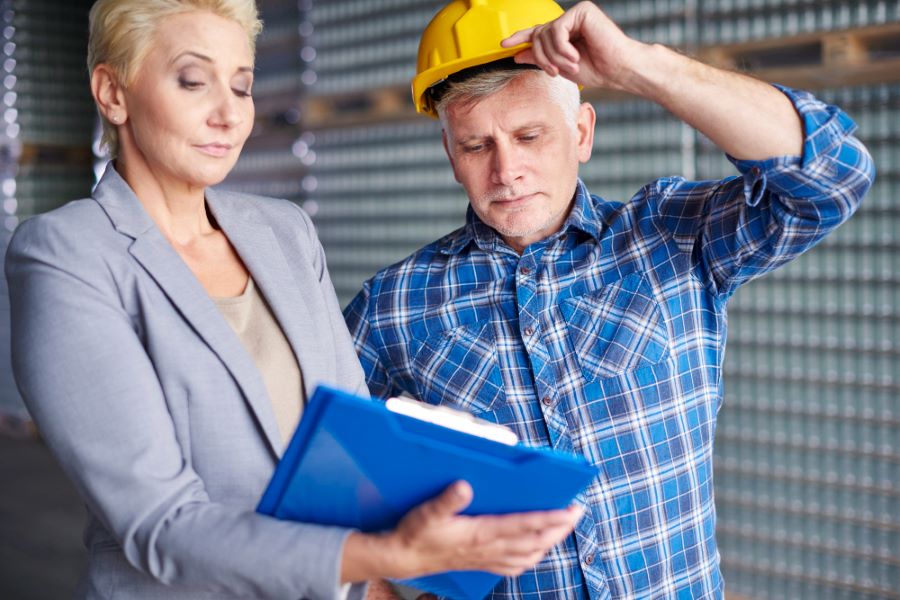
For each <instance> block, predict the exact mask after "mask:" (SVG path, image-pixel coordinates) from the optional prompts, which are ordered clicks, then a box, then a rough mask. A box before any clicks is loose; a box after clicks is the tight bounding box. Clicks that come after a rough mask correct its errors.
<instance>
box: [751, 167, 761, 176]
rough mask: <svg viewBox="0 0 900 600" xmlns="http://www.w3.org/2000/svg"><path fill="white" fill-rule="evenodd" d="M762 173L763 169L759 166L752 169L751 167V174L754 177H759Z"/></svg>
mask: <svg viewBox="0 0 900 600" xmlns="http://www.w3.org/2000/svg"><path fill="white" fill-rule="evenodd" d="M760 173H762V171H760V170H759V167H753V168H752V169H750V174H751V175H753V176H754V177H759V174H760Z"/></svg>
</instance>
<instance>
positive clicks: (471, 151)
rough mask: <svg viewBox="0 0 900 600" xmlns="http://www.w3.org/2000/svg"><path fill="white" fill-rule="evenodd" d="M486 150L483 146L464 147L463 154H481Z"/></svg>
mask: <svg viewBox="0 0 900 600" xmlns="http://www.w3.org/2000/svg"><path fill="white" fill-rule="evenodd" d="M482 150H484V145H483V144H478V145H477V146H463V152H465V153H466V154H475V153H477V152H481V151H482Z"/></svg>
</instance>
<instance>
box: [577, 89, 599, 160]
mask: <svg viewBox="0 0 900 600" xmlns="http://www.w3.org/2000/svg"><path fill="white" fill-rule="evenodd" d="M596 123H597V113H596V112H594V107H593V106H592V105H591V104H590V102H582V104H581V106H579V107H578V120H577V121H576V123H575V129H576V132H577V133H576V135H577V139H578V162H581V163H586V162H587V161H589V160H590V159H591V152H592V151H593V150H594V126H595V125H596Z"/></svg>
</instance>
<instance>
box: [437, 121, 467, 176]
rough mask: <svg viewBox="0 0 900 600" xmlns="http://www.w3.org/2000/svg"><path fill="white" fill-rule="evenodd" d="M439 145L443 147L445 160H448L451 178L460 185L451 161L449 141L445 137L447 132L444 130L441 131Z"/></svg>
mask: <svg viewBox="0 0 900 600" xmlns="http://www.w3.org/2000/svg"><path fill="white" fill-rule="evenodd" d="M441 143H442V144H443V145H444V152H446V153H447V159H449V160H450V168H451V169H453V177H454V178H455V179H456V181H457V182H459V183H462V182H460V181H459V175H458V174H457V173H456V162H455V161H454V160H453V153H452V152H450V140H449V138H448V137H447V131H446V130H444V129H441Z"/></svg>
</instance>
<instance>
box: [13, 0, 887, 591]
mask: <svg viewBox="0 0 900 600" xmlns="http://www.w3.org/2000/svg"><path fill="white" fill-rule="evenodd" d="M90 4H91V2H90V1H86V0H66V1H62V0H60V1H51V0H0V20H2V23H0V27H2V32H0V33H2V40H0V44H2V54H3V57H2V61H3V62H2V74H0V78H2V90H0V94H2V102H3V106H2V109H0V110H2V121H0V203H2V217H0V219H2V222H0V244H2V245H5V243H6V242H7V241H8V238H9V235H10V232H11V231H12V230H13V229H14V228H15V226H16V225H17V223H19V222H20V221H21V220H22V219H25V218H27V217H28V216H30V215H33V214H35V213H39V212H42V211H45V210H48V209H51V208H53V207H55V206H58V205H60V204H62V203H64V202H65V201H67V200H69V199H72V198H77V197H83V196H85V195H87V194H88V193H89V191H90V188H91V185H92V183H93V181H94V168H95V162H96V161H97V160H98V159H97V158H96V157H95V150H96V148H93V140H94V136H95V126H96V118H95V111H94V109H93V105H92V102H91V100H90V97H89V93H88V86H87V77H86V73H85V69H84V67H83V65H84V54H85V50H84V49H85V41H86V15H87V10H88V8H89V6H90ZM442 4H443V2H442V1H441V0H299V1H298V0H259V6H260V9H261V12H262V16H263V18H264V20H265V22H266V29H265V32H264V34H263V36H262V38H261V39H260V42H259V45H258V58H257V66H258V73H257V80H256V84H255V86H254V96H255V101H256V107H257V123H256V128H255V130H254V134H253V136H252V137H251V139H250V141H249V142H248V144H247V147H246V149H245V150H244V154H243V157H242V159H241V160H240V162H239V163H238V166H237V168H236V169H235V171H234V173H233V175H232V176H231V177H230V179H229V180H228V182H226V185H228V186H230V187H232V188H236V189H240V190H243V191H248V192H254V193H260V194H266V195H271V196H278V197H284V198H289V199H292V200H294V201H296V202H297V203H299V204H301V205H302V206H303V207H304V208H305V209H306V210H307V211H308V212H309V213H310V214H311V215H312V217H313V218H314V220H315V222H316V224H317V227H318V229H319V235H320V237H321V239H322V242H323V244H324V246H325V249H326V253H327V257H328V261H329V267H330V270H331V273H332V278H333V280H334V283H335V286H336V288H337V292H338V295H339V297H340V300H341V303H342V305H343V304H346V303H347V302H348V301H349V300H350V299H351V298H352V297H353V295H354V294H355V293H356V291H357V290H358V289H359V287H360V284H361V283H362V281H363V280H364V279H365V278H367V277H369V276H370V275H372V274H373V273H374V272H375V271H376V270H377V269H378V268H380V267H382V266H385V265H387V264H389V263H391V262H393V261H396V260H399V259H400V258H402V257H403V256H405V255H406V254H408V253H409V252H410V251H412V250H414V249H415V248H417V247H419V246H421V245H423V244H425V243H428V242H430V241H432V240H434V239H435V238H437V237H439V236H441V235H443V234H445V233H447V232H449V231H451V230H452V229H455V228H456V227H458V226H459V225H460V224H461V223H462V221H463V215H464V213H465V207H466V199H465V196H464V195H463V194H462V193H461V190H460V189H459V188H458V186H457V184H456V183H455V182H454V180H453V177H452V174H451V172H450V169H449V167H448V166H447V163H446V159H445V157H444V155H443V150H442V148H441V144H440V135H439V127H438V125H437V123H436V122H433V121H431V120H429V119H426V118H424V117H416V116H415V115H414V113H413V109H412V105H411V102H410V100H409V98H408V82H409V80H410V78H411V76H412V74H413V70H414V65H415V55H416V47H417V43H418V36H419V34H420V33H421V30H422V28H423V27H424V26H425V24H426V23H427V22H428V21H429V20H430V18H431V16H432V15H433V14H434V13H435V12H436V10H437V9H438V7H439V6H440V5H442ZM562 4H563V5H564V6H569V5H571V4H573V2H562ZM599 4H600V5H601V6H602V7H603V8H604V9H605V10H606V11H607V12H608V14H609V15H610V16H611V17H612V18H613V19H614V20H616V21H617V22H618V23H619V24H620V25H621V26H622V27H623V28H624V29H625V30H626V32H628V33H630V34H631V35H633V36H635V37H637V38H639V39H642V40H645V41H657V42H662V43H665V44H668V45H671V46H675V47H678V48H681V49H683V50H685V51H686V52H689V53H692V54H696V55H699V56H701V57H703V58H704V59H705V60H708V61H710V62H713V63H716V64H720V65H728V66H733V67H736V68H740V69H744V70H748V71H751V72H754V73H756V74H758V75H759V76H760V77H762V78H764V79H767V80H770V81H777V82H780V83H785V84H787V85H792V86H795V87H801V88H807V89H814V90H815V91H816V92H817V93H818V95H819V96H820V97H822V98H824V99H826V100H829V101H832V102H835V103H837V104H839V105H840V106H842V107H843V108H844V109H845V110H847V112H848V113H850V115H851V116H852V117H854V119H855V120H856V121H857V123H858V124H859V126H860V131H859V137H860V138H862V139H863V140H864V141H865V142H866V144H867V145H868V147H869V148H870V150H871V151H872V153H873V155H874V157H875V162H876V165H877V168H878V177H877V181H876V184H875V187H874V188H873V189H872V191H871V193H870V195H869V198H868V200H867V201H866V203H865V204H864V205H863V207H862V208H861V209H860V211H859V213H858V214H857V215H856V216H855V217H854V218H853V219H852V220H851V221H850V222H849V223H848V224H847V225H845V226H844V227H843V228H842V229H841V230H839V231H838V232H837V233H836V234H835V235H832V236H831V237H829V238H827V239H826V241H825V242H824V243H823V244H822V245H820V246H819V247H817V248H816V249H815V250H813V251H812V252H810V253H808V254H807V255H805V256H803V257H802V258H801V259H800V260H798V261H796V262H794V263H793V264H790V265H789V266H787V267H786V268H784V269H782V270H780V271H778V272H776V273H774V274H772V275H770V276H768V277H766V278H764V279H762V280H760V281H758V282H754V283H751V284H749V285H748V286H746V287H745V288H744V289H742V290H741V291H740V292H738V294H737V295H736V296H735V297H734V299H733V300H732V302H731V304H730V311H729V314H730V336H729V343H728V349H729V350H728V354H727V359H726V365H725V366H726V398H725V404H724V408H723V410H722V412H721V414H720V419H719V428H718V434H717V440H716V466H715V468H716V484H715V485H716V495H717V507H718V513H719V520H718V537H719V541H720V550H721V554H722V561H723V565H724V570H725V575H726V581H727V583H728V589H729V593H730V594H732V595H733V596H734V597H740V598H756V599H763V598H773V599H781V598H810V599H816V600H819V599H862V600H874V599H880V598H900V302H898V301H900V241H898V237H897V234H896V233H895V232H897V231H898V230H900V201H898V199H897V198H896V196H897V195H898V194H900V0H854V1H850V0H627V1H626V0H611V1H608V2H601V3H599ZM587 99H588V100H590V101H592V102H594V103H595V105H596V107H597V111H598V117H599V124H598V134H597V136H596V141H595V144H596V145H595V149H594V159H593V160H592V161H591V163H590V164H589V165H587V166H586V167H585V168H583V170H582V176H583V178H584V179H585V180H586V182H587V183H588V185H589V187H590V188H591V190H592V191H593V192H594V193H597V194H600V195H602V196H604V197H606V198H608V199H613V200H627V199H628V198H629V197H630V196H631V195H632V194H633V193H634V192H635V191H637V189H638V188H639V187H640V186H641V185H643V184H644V183H646V182H647V181H649V180H651V179H653V178H655V177H658V176H663V175H672V174H679V175H684V176H686V177H688V178H702V179H706V178H720V177H722V176H724V175H727V174H731V173H732V172H733V169H732V167H731V165H730V164H729V163H728V162H727V161H726V160H725V159H724V158H723V157H722V155H721V154H720V153H719V152H718V151H717V150H716V149H715V148H714V147H712V146H711V144H710V143H709V142H708V141H707V140H705V139H703V138H702V137H700V136H698V135H697V134H695V133H694V132H693V131H692V130H691V129H689V128H687V127H685V126H683V125H682V124H681V123H679V122H678V121H676V120H675V119H673V118H672V117H670V116H669V115H668V114H666V113H665V112H664V111H663V110H661V109H660V108H658V107H656V106H655V105H652V104H649V103H646V102H642V101H637V100H635V99H633V98H627V97H621V96H613V95H609V94H603V93H596V92H590V91H589V92H587ZM0 292H2V294H0V414H2V415H4V416H3V417H2V419H3V420H2V421H0V423H5V425H4V427H5V428H6V429H7V431H10V430H16V429H18V430H20V431H22V430H23V426H22V424H23V423H26V422H27V414H26V413H25V411H24V408H23V407H22V405H21V402H20V400H19V399H18V397H17V394H16V392H15V387H14V385H13V382H12V377H11V375H10V373H9V362H10V357H9V342H8V336H9V322H8V321H9V309H8V300H7V298H6V289H5V283H0ZM10 460H11V459H10V458H9V457H7V458H6V459H5V461H6V462H7V463H8V462H9V461H10ZM10 484H11V482H9V481H0V488H4V489H11V488H8V486H9V485H10ZM4 510H7V509H4V508H2V505H0V518H9V517H10V515H9V514H8V512H6V513H4V512H3V511H4ZM4 531H6V529H5V528H4V527H3V526H2V524H0V534H3V533H4ZM0 550H2V549H0ZM0 557H3V558H4V560H8V559H9V554H8V553H6V554H3V553H2V552H0ZM2 589H3V588H0V595H2ZM34 597H41V596H34ZM45 597H55V596H45Z"/></svg>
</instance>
